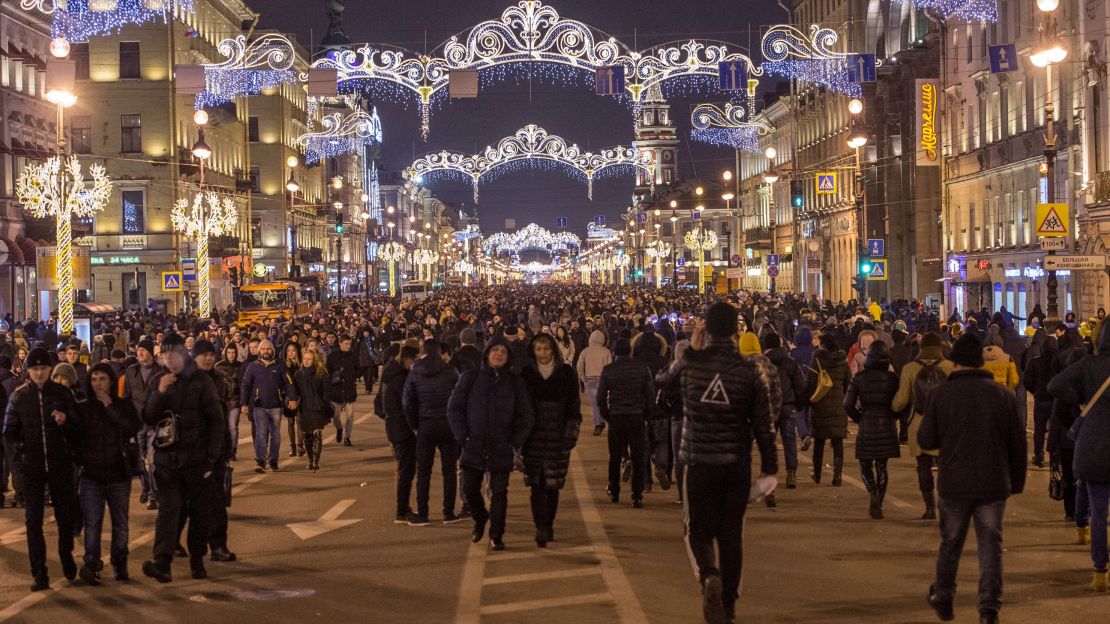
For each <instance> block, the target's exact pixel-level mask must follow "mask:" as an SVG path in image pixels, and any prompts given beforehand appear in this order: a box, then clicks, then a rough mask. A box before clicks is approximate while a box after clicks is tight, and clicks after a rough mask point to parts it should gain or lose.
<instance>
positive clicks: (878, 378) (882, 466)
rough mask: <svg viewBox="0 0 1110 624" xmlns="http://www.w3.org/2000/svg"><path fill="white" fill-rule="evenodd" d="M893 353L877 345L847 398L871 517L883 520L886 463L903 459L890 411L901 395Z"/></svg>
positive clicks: (846, 405)
mask: <svg viewBox="0 0 1110 624" xmlns="http://www.w3.org/2000/svg"><path fill="white" fill-rule="evenodd" d="M890 368H891V363H890V353H889V351H887V348H886V344H885V343H883V342H875V344H873V345H871V350H870V351H869V352H868V353H867V359H866V360H865V361H864V365H863V370H862V371H860V373H859V374H858V375H856V376H855V377H853V378H852V382H851V383H850V384H849V385H848V392H847V393H845V395H844V409H846V410H847V411H848V416H849V417H850V418H851V419H852V421H853V422H855V423H856V424H857V425H859V433H858V435H857V437H856V459H857V460H859V464H860V478H861V479H862V480H863V484H864V485H865V486H866V487H867V493H868V494H869V495H870V497H871V509H870V513H871V517H872V518H874V519H876V520H880V519H882V517H883V499H884V498H885V497H886V490H887V483H888V474H887V461H888V460H890V459H893V458H897V457H899V456H900V454H901V453H900V450H899V448H898V425H897V422H898V415H897V414H896V413H895V412H894V411H893V410H892V409H890V406H891V403H892V402H893V401H894V395H895V394H897V393H898V376H897V375H895V374H894V373H892V372H890Z"/></svg>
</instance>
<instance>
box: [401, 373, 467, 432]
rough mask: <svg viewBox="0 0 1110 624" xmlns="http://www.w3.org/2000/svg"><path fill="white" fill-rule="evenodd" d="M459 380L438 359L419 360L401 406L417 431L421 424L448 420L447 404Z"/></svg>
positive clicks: (408, 380)
mask: <svg viewBox="0 0 1110 624" xmlns="http://www.w3.org/2000/svg"><path fill="white" fill-rule="evenodd" d="M458 380H459V372H458V371H457V370H455V367H454V366H451V365H449V364H447V363H446V362H444V361H443V358H441V357H439V356H438V355H436V356H434V357H425V358H421V359H419V360H417V361H416V362H415V363H414V364H413V365H412V370H411V371H409V376H408V378H407V379H406V380H405V389H404V394H403V395H402V397H401V405H402V407H403V408H404V411H405V420H407V421H408V423H409V427H410V428H411V429H412V430H414V431H419V430H420V423H421V422H423V421H429V420H444V419H446V418H447V401H448V399H450V398H451V391H453V390H454V389H455V383H456V382H458Z"/></svg>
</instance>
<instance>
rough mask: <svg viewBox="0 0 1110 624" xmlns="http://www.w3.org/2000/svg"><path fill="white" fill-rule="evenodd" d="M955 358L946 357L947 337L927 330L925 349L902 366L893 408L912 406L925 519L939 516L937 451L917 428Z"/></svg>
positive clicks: (912, 443) (911, 425)
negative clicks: (925, 446)
mask: <svg viewBox="0 0 1110 624" xmlns="http://www.w3.org/2000/svg"><path fill="white" fill-rule="evenodd" d="M952 370H953V365H952V362H950V361H949V360H946V359H945V358H944V341H943V340H942V339H941V337H940V335H939V334H937V333H934V332H930V333H928V334H925V337H924V338H923V339H922V340H921V353H919V354H918V356H917V359H915V360H914V361H912V362H910V363H908V364H906V365H905V367H903V368H902V377H901V381H900V382H899V384H898V393H897V394H895V395H894V402H893V403H892V404H891V406H890V407H891V409H892V410H893V411H894V412H895V413H898V412H901V411H902V410H905V409H906V408H911V410H912V411H911V413H910V423H909V447H910V455H912V456H914V457H916V458H917V485H918V487H919V488H920V489H921V498H922V500H924V501H925V513H924V514H922V516H921V519H922V520H936V517H937V505H936V484H935V481H934V479H933V468H934V466H936V461H937V453H936V452H935V451H926V450H924V449H922V448H921V446H920V445H918V443H917V432H918V430H920V429H921V419H922V417H923V416H924V414H925V409H926V407H928V402H929V399H930V398H931V396H932V394H933V391H934V390H935V389H936V388H937V387H939V386H940V385H941V384H942V383H944V381H945V380H946V379H947V378H948V375H949V374H950V373H951V372H952Z"/></svg>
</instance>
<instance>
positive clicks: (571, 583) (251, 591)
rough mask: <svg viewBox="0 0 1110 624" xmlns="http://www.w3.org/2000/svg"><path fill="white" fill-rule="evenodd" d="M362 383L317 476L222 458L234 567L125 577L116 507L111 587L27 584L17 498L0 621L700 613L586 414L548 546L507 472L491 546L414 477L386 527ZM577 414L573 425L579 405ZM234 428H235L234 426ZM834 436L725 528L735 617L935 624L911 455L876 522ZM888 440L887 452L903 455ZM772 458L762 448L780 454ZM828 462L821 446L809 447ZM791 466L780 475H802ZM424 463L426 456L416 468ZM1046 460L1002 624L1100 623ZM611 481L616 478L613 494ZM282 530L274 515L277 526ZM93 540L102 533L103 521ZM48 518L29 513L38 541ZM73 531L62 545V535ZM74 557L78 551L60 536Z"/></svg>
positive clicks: (381, 464) (656, 521) (141, 536)
mask: <svg viewBox="0 0 1110 624" xmlns="http://www.w3.org/2000/svg"><path fill="white" fill-rule="evenodd" d="M370 405H371V403H370V399H369V397H363V398H362V399H360V401H359V406H358V411H357V416H356V418H357V420H358V422H359V424H358V425H357V426H356V427H355V434H354V446H353V447H352V448H344V447H337V446H336V445H335V444H334V438H332V439H331V440H329V441H328V444H327V445H326V446H325V447H324V452H323V459H322V461H321V466H322V468H321V470H320V472H319V473H316V474H312V473H309V472H307V471H306V470H305V469H304V467H305V460H304V459H303V458H296V459H291V458H287V457H285V456H284V454H283V461H282V465H281V468H282V469H281V471H279V472H277V473H267V474H265V475H256V474H255V473H254V472H253V471H252V468H253V466H252V465H251V464H252V462H250V461H249V458H250V457H251V456H252V455H253V453H251V452H250V451H249V450H248V446H247V445H243V446H242V447H241V449H240V453H239V454H240V457H244V458H248V459H247V460H245V461H244V460H240V461H239V462H237V463H236V466H235V467H236V469H237V471H236V475H235V477H236V484H237V485H236V492H235V500H234V505H233V507H232V508H231V510H230V511H231V522H232V524H231V548H232V550H234V551H235V552H236V553H237V554H238V555H239V561H237V562H234V563H209V564H208V572H209V578H208V579H206V580H203V581H194V580H192V579H191V578H190V577H189V571H188V565H187V563H186V562H184V561H177V562H176V563H175V565H174V575H175V580H174V582H173V583H171V584H168V585H159V584H158V583H156V582H154V581H153V580H151V579H147V578H145V577H143V576H142V574H141V572H140V570H139V567H140V565H141V562H142V561H143V560H145V559H147V558H149V557H150V548H151V541H152V538H153V534H152V531H153V523H154V512H151V511H147V510H146V509H145V507H141V506H140V505H139V504H138V499H137V497H138V487H137V484H136V487H135V490H134V496H135V497H134V499H133V502H132V511H131V549H132V555H131V566H130V567H131V573H132V576H133V578H134V580H133V581H131V582H128V583H117V582H115V581H113V580H111V579H110V578H108V577H109V576H110V575H105V581H104V584H103V585H101V586H99V587H89V586H86V585H83V584H81V583H80V582H76V583H70V582H67V581H65V580H64V579H63V578H62V575H61V570H60V565H59V564H58V562H57V559H56V554H55V553H51V554H50V558H51V563H50V566H51V573H52V574H51V576H52V579H53V583H52V588H51V590H50V591H47V592H39V593H34V594H32V593H29V592H28V591H27V589H28V586H29V584H30V580H31V579H30V577H29V575H28V564H27V558H26V544H25V541H24V536H23V529H22V521H23V512H22V510H12V509H10V508H9V509H4V510H2V511H0V622H29V623H49V624H56V623H58V622H65V623H67V624H68V623H77V622H119V621H141V622H143V623H144V624H155V623H161V622H211V623H215V622H235V623H237V624H250V623H253V622H266V623H273V622H293V621H298V622H304V621H321V622H333V621H339V622H342V621H357V622H455V623H458V624H477V623H478V622H482V623H484V624H485V623H490V624H500V623H506V624H507V623H510V622H519V621H522V620H526V621H528V622H529V623H535V624H544V623H556V622H559V623H565V622H570V623H574V624H591V623H594V622H597V623H602V622H604V623H611V622H616V623H619V624H640V623H644V622H650V623H652V624H664V623H666V624H674V623H697V622H700V621H701V616H700V600H699V590H698V587H697V584H696V581H695V578H694V575H693V573H692V571H691V567H690V561H689V558H688V556H687V554H686V550H685V548H684V545H683V541H682V533H683V531H682V514H681V508H680V507H679V506H678V505H675V504H674V502H673V501H674V499H675V491H674V490H673V489H672V490H671V491H661V490H660V489H658V487H657V488H656V490H655V491H654V492H652V493H649V494H647V495H646V497H645V508H644V509H641V510H637V509H633V508H632V507H631V505H630V504H629V503H628V501H627V496H626V497H625V498H626V501H625V502H623V503H622V504H621V505H613V504H612V503H610V502H609V501H608V498H607V497H606V496H605V493H604V491H605V471H606V461H607V459H606V456H607V451H606V447H605V443H604V438H603V437H602V438H595V437H593V436H591V435H590V431H589V430H588V429H586V428H584V430H583V435H582V438H581V443H580V445H579V448H578V450H577V451H576V452H575V454H574V458H573V461H572V465H571V474H570V479H569V481H568V484H567V487H566V488H565V489H564V490H563V498H562V501H561V504H560V509H559V516H558V518H557V520H556V525H555V531H556V540H557V541H555V542H553V543H551V544H550V545H549V547H548V548H547V549H544V550H541V549H538V548H537V547H536V545H535V543H534V542H533V541H532V537H533V527H532V523H531V515H530V512H529V508H528V493H527V490H526V489H525V488H524V486H523V484H522V480H521V477H520V475H519V473H517V474H514V475H513V478H512V481H511V484H510V490H509V502H510V509H509V523H508V531H507V534H506V540H505V541H506V545H507V547H508V548H507V550H506V551H504V552H499V553H491V552H489V551H488V550H487V548H486V545H485V544H482V545H472V544H470V541H469V533H470V525H469V523H468V522H463V523H459V524H453V525H443V524H441V523H440V518H439V517H438V510H439V508H440V506H441V504H440V500H441V499H440V494H439V493H440V491H441V490H440V484H439V480H438V476H435V477H433V488H432V492H433V496H432V502H431V509H432V513H433V517H432V520H433V525H432V526H430V527H427V528H413V527H408V526H397V525H394V524H393V521H392V520H393V513H394V509H393V493H392V481H393V468H394V464H393V460H392V456H391V454H390V450H389V447H388V444H387V442H386V439H385V434H384V430H383V426H382V423H381V421H380V420H379V419H378V418H377V417H375V416H373V415H372V413H371V408H370ZM587 420H588V419H587ZM243 431H249V429H248V428H247V427H246V426H245V425H244V428H243ZM850 442H851V441H849V444H848V445H847V453H848V456H849V459H848V461H847V466H846V469H845V477H846V478H845V484H844V486H843V487H840V488H833V487H831V486H830V485H829V479H828V478H827V477H826V479H825V480H824V482H823V484H822V485H820V486H818V485H814V484H813V483H812V481H811V480H810V479H809V478H808V477H807V476H802V477H800V478H799V482H800V484H799V487H798V489H796V490H785V489H780V490H779V492H778V507H777V508H776V509H768V508H766V507H765V506H764V505H762V504H759V505H756V506H754V507H753V508H752V509H751V510H750V512H749V515H748V521H747V524H746V529H745V569H744V571H745V576H744V581H743V588H742V597H741V601H740V603H739V604H738V610H737V615H738V621H739V622H747V621H753V622H754V621H758V622H781V623H793V622H798V623H802V622H806V623H822V624H825V623H829V624H831V623H845V624H847V623H852V624H857V623H860V622H875V623H905V624H915V623H927V622H935V621H936V619H935V617H934V616H933V613H932V611H931V610H930V609H929V608H928V606H927V605H926V603H925V598H924V596H925V591H926V589H927V587H928V585H929V582H930V580H931V578H932V570H933V565H934V558H935V555H936V550H937V544H938V539H939V538H938V531H937V527H936V525H935V523H928V522H924V521H921V520H919V519H918V518H919V517H920V515H921V502H920V498H919V495H918V493H917V487H916V477H915V473H914V468H913V463H912V462H911V461H910V460H909V458H905V457H903V458H902V459H900V460H897V461H896V462H894V463H893V464H892V472H891V488H890V493H889V496H888V502H887V509H886V516H887V517H886V519H885V520H881V521H876V520H871V519H870V518H869V517H868V513H867V495H866V493H865V491H864V489H863V486H862V484H861V483H860V482H859V481H858V478H856V477H854V475H855V473H856V464H855V462H854V460H853V459H852V447H851V443H850ZM903 450H904V449H903ZM780 461H781V458H780ZM829 461H831V458H830V459H829ZM808 468H809V464H808V462H803V466H802V469H801V470H800V471H799V472H800V473H804V474H808V473H807V472H806V471H807V470H808ZM435 473H436V475H438V467H437V469H436V471H435ZM1047 482H1048V473H1047V472H1046V471H1034V472H1032V473H1031V475H1030V478H1029V483H1028V487H1027V493H1026V494H1024V495H1022V496H1019V497H1016V498H1012V499H1010V504H1009V506H1008V508H1007V512H1006V526H1005V540H1006V560H1005V569H1006V586H1005V598H1004V601H1005V606H1004V608H1003V612H1002V619H1003V620H1004V621H1006V622H1028V623H1030V624H1032V623H1036V624H1044V623H1048V622H1051V623H1071V622H1075V623H1079V622H1083V623H1088V622H1098V621H1102V620H1103V619H1104V618H1106V617H1107V616H1106V614H1107V613H1108V612H1110V596H1108V595H1101V596H1100V595H1095V594H1092V593H1090V592H1088V591H1087V590H1086V588H1085V586H1086V584H1087V582H1088V581H1089V569H1090V560H1089V557H1088V554H1087V551H1086V548H1085V547H1080V546H1074V545H1072V544H1071V542H1072V540H1073V539H1074V536H1075V531H1074V528H1073V527H1071V526H1070V525H1068V524H1065V523H1064V522H1063V511H1062V508H1061V507H1060V505H1059V504H1058V503H1053V502H1052V501H1050V500H1049V499H1048V498H1047V495H1046V491H1047ZM626 490H627V488H626ZM290 524H293V525H294V526H293V527H290V526H289V525H290ZM105 525H106V526H105V530H106V533H105V537H104V546H103V548H104V550H105V559H106V558H107V554H106V553H107V548H108V534H107V529H108V527H107V521H106V523H105ZM52 529H53V524H48V525H47V533H48V534H47V543H48V545H49V544H51V543H52V541H53V539H52V537H51V531H52ZM79 544H80V542H79ZM973 548H974V539H973V538H971V537H970V536H969V540H968V550H967V552H966V553H965V558H964V565H963V566H962V567H961V570H960V576H959V584H960V593H959V595H958V596H957V603H956V604H957V619H956V621H957V622H978V620H977V619H976V618H977V613H976V610H975V588H976V586H977V570H978V565H977V562H976V559H975V554H974V550H973ZM77 551H78V552H80V551H81V546H80V545H78V547H77Z"/></svg>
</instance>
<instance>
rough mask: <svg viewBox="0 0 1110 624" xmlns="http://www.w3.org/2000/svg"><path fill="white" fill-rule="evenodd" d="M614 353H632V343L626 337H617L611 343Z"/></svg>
mask: <svg viewBox="0 0 1110 624" xmlns="http://www.w3.org/2000/svg"><path fill="white" fill-rule="evenodd" d="M613 354H614V355H632V343H631V342H629V340H628V339H627V338H619V339H617V342H616V343H615V344H614V345H613Z"/></svg>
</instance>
